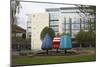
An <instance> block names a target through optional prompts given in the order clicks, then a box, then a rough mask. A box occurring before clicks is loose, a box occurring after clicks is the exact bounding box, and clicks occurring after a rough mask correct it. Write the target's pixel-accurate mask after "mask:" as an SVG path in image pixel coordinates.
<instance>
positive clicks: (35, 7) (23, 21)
mask: <svg viewBox="0 0 100 67" xmlns="http://www.w3.org/2000/svg"><path fill="white" fill-rule="evenodd" d="M59 7H75V6H74V5H63V4H50V3H35V2H20V13H19V14H16V16H17V18H18V19H17V24H18V25H19V26H21V27H22V28H24V29H26V28H27V19H28V16H27V15H28V14H32V13H35V12H39V13H40V12H45V9H46V8H59Z"/></svg>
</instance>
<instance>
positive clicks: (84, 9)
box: [76, 5, 96, 16]
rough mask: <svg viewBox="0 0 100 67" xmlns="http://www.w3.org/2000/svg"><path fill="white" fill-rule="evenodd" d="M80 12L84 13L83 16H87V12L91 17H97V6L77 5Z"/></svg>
mask: <svg viewBox="0 0 100 67" xmlns="http://www.w3.org/2000/svg"><path fill="white" fill-rule="evenodd" d="M76 6H77V7H78V8H79V10H80V12H82V13H83V14H85V15H86V16H87V12H88V13H89V15H94V16H95V15H96V6H89V5H76Z"/></svg>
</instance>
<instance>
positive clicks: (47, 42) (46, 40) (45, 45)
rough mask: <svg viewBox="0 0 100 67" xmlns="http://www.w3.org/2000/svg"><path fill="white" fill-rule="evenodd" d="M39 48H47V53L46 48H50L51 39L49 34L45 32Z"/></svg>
mask: <svg viewBox="0 0 100 67" xmlns="http://www.w3.org/2000/svg"><path fill="white" fill-rule="evenodd" d="M41 48H42V49H43V50H47V54H48V50H49V49H52V39H51V37H50V36H49V34H48V33H47V34H46V36H45V37H44V39H43V41H42V46H41Z"/></svg>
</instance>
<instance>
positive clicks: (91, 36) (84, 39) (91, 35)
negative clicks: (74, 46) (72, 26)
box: [76, 31, 96, 46]
mask: <svg viewBox="0 0 100 67" xmlns="http://www.w3.org/2000/svg"><path fill="white" fill-rule="evenodd" d="M95 37H96V35H95V32H91V31H87V32H85V31H80V32H79V33H78V34H77V35H76V41H77V42H78V43H79V44H88V45H90V46H95Z"/></svg>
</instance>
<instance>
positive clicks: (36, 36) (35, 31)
mask: <svg viewBox="0 0 100 67" xmlns="http://www.w3.org/2000/svg"><path fill="white" fill-rule="evenodd" d="M46 26H49V14H48V13H34V14H33V16H32V30H31V31H32V37H31V49H32V50H36V51H37V50H41V44H42V42H41V40H40V33H41V31H42V30H43V28H44V27H46Z"/></svg>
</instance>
